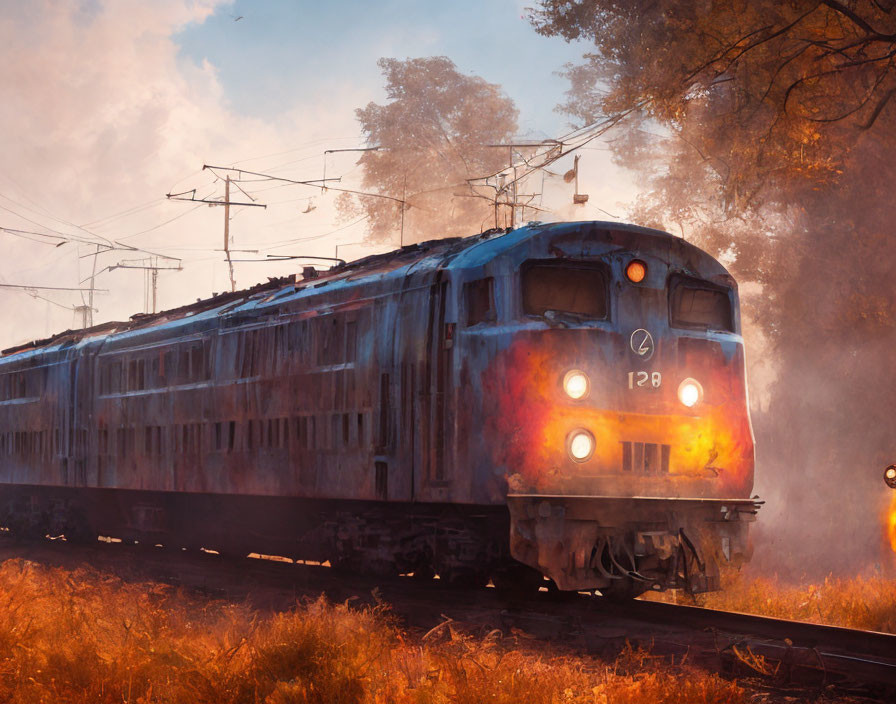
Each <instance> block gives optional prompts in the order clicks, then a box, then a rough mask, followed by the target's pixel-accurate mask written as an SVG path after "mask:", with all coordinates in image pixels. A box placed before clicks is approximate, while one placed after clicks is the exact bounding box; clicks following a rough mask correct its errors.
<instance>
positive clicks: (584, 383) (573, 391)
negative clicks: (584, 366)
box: [563, 369, 591, 400]
mask: <svg viewBox="0 0 896 704" xmlns="http://www.w3.org/2000/svg"><path fill="white" fill-rule="evenodd" d="M590 386H591V383H590V382H589V381H588V375H587V374H585V372H582V371H579V370H578V369H571V370H570V371H568V372H566V375H565V376H564V377H563V390H564V391H565V392H566V395H567V396H569V397H570V398H571V399H576V400H578V399H580V398H584V397H585V396H586V395H587V393H588V389H589V387H590Z"/></svg>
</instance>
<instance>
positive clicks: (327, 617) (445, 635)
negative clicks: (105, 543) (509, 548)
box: [0, 560, 750, 704]
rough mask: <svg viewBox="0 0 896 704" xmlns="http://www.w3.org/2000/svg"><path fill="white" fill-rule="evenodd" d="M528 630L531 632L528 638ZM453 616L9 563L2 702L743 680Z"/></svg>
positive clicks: (567, 689)
mask: <svg viewBox="0 0 896 704" xmlns="http://www.w3.org/2000/svg"><path fill="white" fill-rule="evenodd" d="M531 644H532V641H528V645H531ZM515 646H516V637H513V636H512V637H508V638H505V637H503V636H502V634H501V633H500V632H498V631H493V632H492V633H490V634H489V635H487V636H485V637H475V638H474V637H471V636H469V635H465V634H463V633H460V632H458V631H457V630H455V629H454V624H446V625H444V626H443V627H440V628H437V629H434V630H433V631H431V632H430V633H429V634H427V636H425V637H423V638H422V639H421V638H412V637H411V636H410V635H409V634H407V633H406V632H403V631H401V630H399V629H398V628H397V627H396V626H395V624H394V622H393V620H392V618H391V617H390V615H389V613H388V611H387V610H386V609H385V608H384V607H381V606H380V607H373V608H362V609H349V608H348V607H347V606H346V605H338V604H337V605H334V604H330V603H328V602H327V601H325V600H324V599H323V598H321V599H318V600H316V601H310V602H306V603H304V604H302V605H299V606H297V607H296V608H295V609H294V610H292V611H290V612H287V613H279V614H274V615H268V616H263V615H260V614H258V613H254V612H252V611H251V610H250V609H248V608H246V607H244V606H238V605H232V604H227V603H223V602H207V601H202V600H199V599H197V598H195V597H191V596H189V595H187V594H185V593H183V592H179V591H177V590H176V589H174V588H172V587H169V586H164V585H159V584H127V583H123V582H121V581H119V580H117V579H115V578H113V577H110V576H108V575H102V574H98V573H95V572H91V571H85V570H78V571H75V572H69V571H65V570H62V569H47V568H43V567H39V566H37V565H35V564H33V563H29V562H27V561H23V560H11V561H7V562H5V563H3V564H2V565H0V700H2V701H4V702H29V703H30V702H83V703H85V704H86V703H87V702H91V703H92V704H93V703H104V702H110V703H111V702H122V701H125V702H135V703H136V702H139V703H141V704H152V703H160V702H209V703H211V702H214V703H215V704H227V703H230V702H234V703H235V702H251V703H253V704H254V703H259V704H260V703H266V704H287V703H297V702H319V703H320V704H323V703H326V704H341V703H343V702H345V703H347V702H353V703H355V702H371V703H380V702H382V703H385V702H389V703H390V704H391V703H399V704H402V703H405V702H407V703H408V704H411V703H414V704H441V703H443V702H444V703H446V704H447V703H448V702H462V703H463V702H482V701H489V702H498V703H506V704H511V703H514V704H515V703H516V702H532V703H536V704H538V703H544V704H555V703H561V702H562V703H563V704H576V703H579V702H582V703H584V702H588V703H589V704H593V703H595V702H614V703H621V704H624V703H626V702H632V703H634V702H670V703H671V702H692V703H694V704H699V703H706V704H722V703H723V702H724V703H726V704H727V703H732V704H738V703H740V702H744V703H746V702H747V701H749V700H750V698H749V694H748V693H747V692H746V691H745V690H744V689H743V688H741V687H740V686H739V685H738V684H737V683H734V682H729V681H726V680H724V679H722V678H720V677H718V676H716V675H713V674H708V673H706V672H703V671H700V670H697V669H692V668H681V667H675V668H673V667H671V666H669V665H667V664H664V662H663V660H662V659H661V658H658V657H654V656H652V655H651V654H650V653H648V652H645V651H642V650H636V649H631V648H629V649H627V650H626V651H625V652H624V653H623V654H622V655H621V656H620V657H619V658H618V659H617V660H616V661H615V662H613V663H609V664H607V663H604V662H601V661H598V660H594V659H590V658H576V657H571V656H568V655H565V656H559V655H554V654H551V653H549V652H546V653H543V654H537V653H534V652H532V649H531V647H530V648H527V649H526V650H521V649H519V648H517V647H515Z"/></svg>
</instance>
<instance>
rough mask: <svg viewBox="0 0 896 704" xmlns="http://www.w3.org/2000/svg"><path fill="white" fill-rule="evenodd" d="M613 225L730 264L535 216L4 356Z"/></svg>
mask: <svg viewBox="0 0 896 704" xmlns="http://www.w3.org/2000/svg"><path fill="white" fill-rule="evenodd" d="M601 232H603V233H609V232H612V233H614V234H617V235H622V236H623V237H624V238H625V239H630V240H632V241H634V240H635V239H636V238H637V239H638V240H639V241H643V238H645V237H647V238H648V239H650V240H653V242H652V244H653V245H659V246H660V247H662V248H669V249H675V250H678V252H679V254H681V255H689V258H691V259H693V258H694V257H697V258H699V260H701V262H702V263H704V264H709V263H712V264H714V265H715V267H714V268H717V271H715V272H714V273H716V274H719V273H721V274H723V275H727V272H726V271H725V269H724V268H723V267H722V265H721V264H719V263H718V262H717V261H716V260H715V259H713V258H712V257H710V256H709V255H708V254H707V253H705V252H703V251H702V250H700V249H699V248H697V247H695V246H694V245H691V244H689V243H688V242H686V241H685V240H683V239H682V238H680V237H675V236H673V235H670V234H669V233H667V232H662V231H661V230H654V229H650V228H645V227H639V226H636V225H628V224H623V223H617V222H603V221H588V222H570V223H552V224H542V223H530V224H529V225H527V226H525V227H521V228H518V229H515V230H511V229H507V230H504V229H492V230H486V231H485V232H482V233H480V234H478V235H472V236H470V237H451V238H445V239H439V240H430V241H428V242H420V243H416V244H411V245H407V246H404V247H402V248H400V249H396V250H394V251H392V252H386V253H384V254H375V255H372V256H369V257H364V258H363V259H358V260H356V261H353V262H348V263H344V264H340V265H337V266H334V267H332V268H330V269H329V270H327V271H326V272H322V273H321V272H318V273H317V274H316V275H315V276H313V277H309V278H304V279H298V280H297V278H296V276H295V275H292V276H289V277H282V278H270V279H268V281H267V282H264V283H259V284H257V285H255V286H252V287H251V288H247V289H244V290H241V291H235V292H232V293H222V294H218V295H215V296H212V297H211V298H207V299H199V300H197V301H196V302H194V303H190V304H188V305H184V306H180V307H178V308H173V309H171V310H166V311H162V312H160V313H154V314H145V313H138V314H136V315H133V316H131V318H130V319H129V320H127V321H113V322H107V323H102V324H100V325H95V326H93V327H90V328H86V329H83V330H65V331H64V332H61V333H58V334H56V335H53V336H51V337H48V338H46V339H43V340H35V341H33V342H29V343H26V344H22V345H17V346H15V347H10V348H7V349H5V350H2V352H0V355H2V357H8V356H11V355H15V356H16V357H17V358H19V359H21V358H24V357H27V356H31V354H40V353H43V352H48V351H51V350H54V349H56V350H60V349H66V348H70V347H74V346H80V345H81V344H87V343H88V342H90V341H92V340H95V339H96V338H103V339H109V338H114V339H127V338H132V337H136V336H138V335H141V334H145V333H148V332H150V331H156V330H159V331H161V329H162V328H172V327H181V326H187V325H189V326H193V325H195V324H196V323H199V321H201V320H203V319H209V318H216V317H218V316H220V315H224V314H239V313H241V312H244V313H248V312H249V311H254V310H256V309H258V308H263V307H266V306H267V305H268V304H271V305H280V304H282V303H284V302H286V301H288V300H295V299H297V298H303V297H306V296H311V295H315V294H317V293H318V291H317V290H316V289H319V288H321V287H324V286H327V287H329V288H328V290H330V291H332V290H335V289H337V288H342V287H345V286H351V285H356V284H358V283H361V282H364V281H369V280H371V279H373V278H377V277H379V278H392V277H399V278H403V277H405V276H407V275H409V274H410V272H411V270H412V269H413V270H414V271H415V272H419V271H421V270H427V269H436V268H441V269H468V268H478V267H482V266H484V265H485V264H487V263H488V262H490V261H492V260H493V259H495V258H497V257H499V256H500V255H501V254H503V253H505V252H507V251H509V250H511V249H514V248H516V247H517V246H519V245H520V244H522V243H524V242H525V241H526V240H531V239H535V238H538V237H540V236H542V235H544V234H545V233H550V234H551V236H552V237H555V236H560V237H563V236H564V235H567V236H569V237H572V238H576V237H577V238H579V239H581V238H582V237H583V236H586V237H590V236H592V235H596V234H598V233H601ZM669 254H671V251H670V252H669Z"/></svg>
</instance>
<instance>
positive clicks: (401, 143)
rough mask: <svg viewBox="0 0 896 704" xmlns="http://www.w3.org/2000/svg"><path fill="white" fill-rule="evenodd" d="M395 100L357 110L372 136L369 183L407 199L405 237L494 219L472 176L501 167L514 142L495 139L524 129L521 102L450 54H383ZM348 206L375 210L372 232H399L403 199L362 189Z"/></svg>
mask: <svg viewBox="0 0 896 704" xmlns="http://www.w3.org/2000/svg"><path fill="white" fill-rule="evenodd" d="M379 66H380V68H381V69H382V72H383V76H384V77H385V79H386V95H387V98H388V102H386V103H385V104H383V105H379V104H377V103H369V104H368V105H367V107H364V108H360V109H359V110H357V111H356V114H357V116H358V120H359V122H360V123H361V129H362V131H363V133H364V135H365V138H366V141H367V144H368V145H369V146H371V147H378V150H376V151H369V152H365V153H364V155H363V156H362V157H361V159H360V161H359V163H360V164H361V166H362V167H363V169H364V172H363V183H362V187H363V190H366V191H371V192H375V193H378V194H381V195H387V196H390V197H392V198H395V199H398V200H403V201H405V202H406V204H407V205H406V206H405V212H404V242H405V243H406V244H407V243H408V242H414V241H421V240H424V239H433V238H438V237H446V236H450V235H469V234H473V233H475V232H480V231H481V230H483V229H487V228H489V227H492V226H493V223H494V206H493V205H492V203H491V202H489V201H488V200H487V199H486V198H481V197H477V196H476V194H475V193H474V191H473V190H472V189H471V188H470V187H469V186H468V185H467V179H470V178H476V177H479V176H483V175H487V174H490V173H493V172H494V171H496V170H499V169H500V168H501V167H502V166H503V165H504V163H505V157H506V150H501V149H496V148H491V147H489V146H488V145H489V144H497V143H500V142H503V141H507V140H508V139H509V138H510V137H511V136H512V135H513V134H514V132H515V131H516V126H517V123H516V119H517V110H516V108H515V106H514V104H513V101H512V100H511V99H510V98H509V97H507V96H506V95H505V94H504V93H503V92H502V90H501V88H500V87H499V86H497V85H494V84H492V83H487V82H486V81H485V80H483V79H482V78H479V77H476V76H467V75H464V74H462V73H460V72H459V71H458V70H457V67H456V66H455V65H454V63H452V62H451V61H450V60H449V59H448V58H446V57H444V56H435V57H428V58H418V59H408V60H406V61H399V60H397V59H380V61H379ZM340 206H341V208H342V210H343V212H345V213H347V214H355V213H362V214H366V215H368V216H369V217H370V233H371V238H372V239H374V240H377V241H387V240H394V241H395V242H396V243H397V241H398V237H399V228H400V227H401V219H402V218H401V216H402V213H401V205H400V204H399V203H398V202H396V201H394V200H387V199H383V198H371V197H363V196H361V197H358V198H352V199H348V198H343V199H341V201H340Z"/></svg>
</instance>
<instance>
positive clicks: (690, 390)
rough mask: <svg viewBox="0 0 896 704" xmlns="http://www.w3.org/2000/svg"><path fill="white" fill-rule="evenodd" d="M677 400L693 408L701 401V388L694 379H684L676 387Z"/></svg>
mask: <svg viewBox="0 0 896 704" xmlns="http://www.w3.org/2000/svg"><path fill="white" fill-rule="evenodd" d="M678 400H679V401H681V402H682V403H683V404H684V405H685V406H687V407H688V408H693V407H694V406H696V405H697V404H698V403H699V402H700V401H702V400H703V387H702V386H700V382H699V381H697V380H696V379H685V380H684V381H683V382H681V383H680V384H679V385H678Z"/></svg>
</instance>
